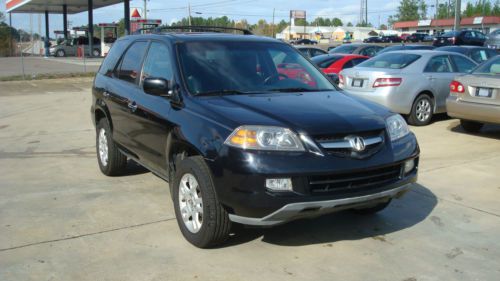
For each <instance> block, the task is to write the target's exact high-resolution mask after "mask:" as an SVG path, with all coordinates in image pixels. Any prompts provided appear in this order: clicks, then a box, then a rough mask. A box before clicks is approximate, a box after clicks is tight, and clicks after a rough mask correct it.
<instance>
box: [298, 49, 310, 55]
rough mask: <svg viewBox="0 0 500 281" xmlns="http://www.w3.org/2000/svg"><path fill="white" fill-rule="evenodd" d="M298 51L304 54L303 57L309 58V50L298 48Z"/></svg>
mask: <svg viewBox="0 0 500 281" xmlns="http://www.w3.org/2000/svg"><path fill="white" fill-rule="evenodd" d="M299 51H300V52H301V53H302V54H304V56H306V57H309V49H306V48H300V49H299Z"/></svg>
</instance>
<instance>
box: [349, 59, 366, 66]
mask: <svg viewBox="0 0 500 281" xmlns="http://www.w3.org/2000/svg"><path fill="white" fill-rule="evenodd" d="M365 60H366V59H365V58H359V59H353V60H352V63H353V64H354V65H355V66H356V65H358V64H360V63H362V62H364V61H365Z"/></svg>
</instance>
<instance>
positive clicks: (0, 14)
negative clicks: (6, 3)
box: [0, 12, 5, 22]
mask: <svg viewBox="0 0 500 281" xmlns="http://www.w3.org/2000/svg"><path fill="white" fill-rule="evenodd" d="M0 22H5V15H4V14H3V13H2V12H0Z"/></svg>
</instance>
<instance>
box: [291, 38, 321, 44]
mask: <svg viewBox="0 0 500 281" xmlns="http://www.w3.org/2000/svg"><path fill="white" fill-rule="evenodd" d="M291 44H292V45H316V44H318V42H317V41H315V40H311V39H298V40H295V41H292V42H291Z"/></svg>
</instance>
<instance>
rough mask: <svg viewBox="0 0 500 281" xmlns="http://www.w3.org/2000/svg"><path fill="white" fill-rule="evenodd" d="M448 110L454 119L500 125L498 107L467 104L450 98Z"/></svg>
mask: <svg viewBox="0 0 500 281" xmlns="http://www.w3.org/2000/svg"><path fill="white" fill-rule="evenodd" d="M446 110H447V112H448V115H449V116H451V117H453V118H459V119H465V120H471V121H478V122H484V123H493V124H500V121H499V120H500V106H498V105H493V104H481V103H474V102H466V101H462V100H459V99H457V98H456V97H455V96H448V98H447V99H446Z"/></svg>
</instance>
